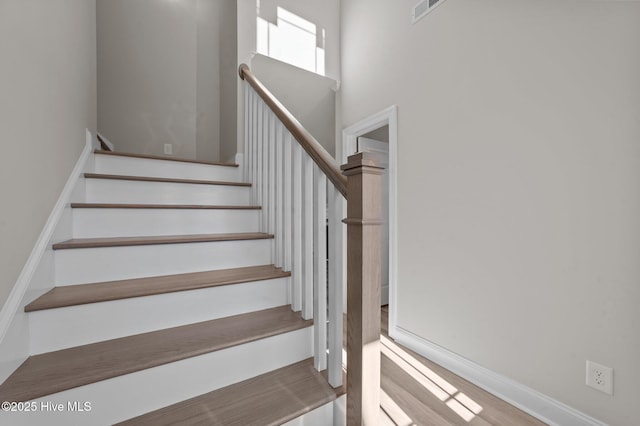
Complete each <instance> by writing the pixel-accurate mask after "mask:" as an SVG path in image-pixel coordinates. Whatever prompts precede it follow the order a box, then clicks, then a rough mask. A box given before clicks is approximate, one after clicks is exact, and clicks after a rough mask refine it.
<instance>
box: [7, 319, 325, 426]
mask: <svg viewBox="0 0 640 426" xmlns="http://www.w3.org/2000/svg"><path fill="white" fill-rule="evenodd" d="M312 337H313V328H312V327H308V328H305V329H302V330H297V331H293V332H290V333H285V334H281V335H278V336H273V337H269V338H266V339H261V340H257V341H255V342H250V343H246V344H243V345H239V346H235V347H231V348H227V349H224V350H221V351H216V352H213V353H210V354H206V355H202V356H198V357H194V358H189V359H186V360H182V361H178V362H174V363H170V364H167V365H163V366H159V367H155V368H150V369H147V370H142V371H138V372H136V373H132V374H127V375H124V376H120V377H115V378H113V379H109V380H104V381H101V382H97V383H93V384H91V385H87V386H81V387H79V388H75V389H71V390H68V391H64V392H59V393H57V394H53V395H49V396H45V397H43V398H39V399H36V400H35V402H36V404H37V405H38V408H39V407H40V404H41V403H44V404H46V403H47V402H50V403H55V404H63V406H64V408H65V412H62V413H52V412H42V411H41V410H40V409H38V412H35V413H2V416H3V420H4V419H6V422H7V424H11V425H15V426H22V425H25V426H26V425H28V426H37V425H46V426H68V425H72V424H73V425H75V424H78V425H79V424H82V425H105V424H113V423H116V422H120V421H123V420H126V419H129V418H131V417H135V416H139V415H141V414H144V413H147V412H149V411H153V410H157V409H159V408H162V407H165V406H167V405H171V404H174V403H176V402H179V401H183V400H185V399H188V398H193V397H195V396H198V395H201V394H203V393H207V392H210V391H212V390H215V389H219V388H222V387H224V386H228V385H231V384H233V383H237V382H240V381H242V380H246V379H249V378H251V377H254V376H257V375H260V374H264V373H266V372H268V371H271V370H275V369H277V368H282V367H285V366H287V365H289V364H293V363H295V362H298V361H302V360H303V359H306V358H308V357H310V356H312V354H313V343H312ZM68 401H72V402H73V401H79V402H81V405H82V403H83V402H85V401H88V402H90V403H91V411H90V412H84V413H69V412H67V411H66V408H67V403H68Z"/></svg>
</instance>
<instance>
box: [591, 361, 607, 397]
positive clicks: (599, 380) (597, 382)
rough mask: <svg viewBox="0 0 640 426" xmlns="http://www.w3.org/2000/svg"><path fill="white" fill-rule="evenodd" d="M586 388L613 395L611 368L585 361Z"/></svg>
mask: <svg viewBox="0 0 640 426" xmlns="http://www.w3.org/2000/svg"><path fill="white" fill-rule="evenodd" d="M587 386H590V387H592V388H594V389H596V390H599V391H600V392H604V393H606V394H608V395H613V368H610V367H605V366H604V365H600V364H598V363H597V362H593V361H587Z"/></svg>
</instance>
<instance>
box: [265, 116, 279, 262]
mask: <svg viewBox="0 0 640 426" xmlns="http://www.w3.org/2000/svg"><path fill="white" fill-rule="evenodd" d="M276 144H277V140H276V115H275V114H274V113H273V112H271V110H269V163H268V170H269V186H268V192H267V194H268V195H267V196H268V197H269V216H268V217H269V220H268V222H267V229H268V230H269V231H268V232H269V233H270V234H271V235H274V237H275V233H276V202H277V200H276ZM271 263H273V264H274V265H275V264H276V244H275V238H274V239H272V240H271ZM276 266H277V265H276Z"/></svg>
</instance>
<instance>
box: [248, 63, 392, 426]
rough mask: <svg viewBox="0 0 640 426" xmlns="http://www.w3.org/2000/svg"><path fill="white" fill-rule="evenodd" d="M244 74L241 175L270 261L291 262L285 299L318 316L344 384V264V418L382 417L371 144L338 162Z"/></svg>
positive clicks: (376, 202) (377, 202)
mask: <svg viewBox="0 0 640 426" xmlns="http://www.w3.org/2000/svg"><path fill="white" fill-rule="evenodd" d="M239 74H240V78H242V79H243V80H244V81H245V84H244V135H245V136H244V165H245V167H244V173H245V176H244V178H245V179H246V181H248V182H251V183H252V192H251V199H252V202H253V203H256V204H258V205H261V206H262V213H261V219H260V228H261V231H262V232H268V233H271V234H273V235H274V239H273V242H272V244H273V247H272V248H273V250H272V253H273V255H272V256H273V258H272V261H273V263H274V264H275V265H276V266H277V267H281V268H283V269H284V270H285V271H291V274H292V278H291V286H290V290H289V295H288V299H289V301H290V303H291V305H292V308H293V310H294V311H302V316H303V318H305V319H313V320H314V365H315V368H316V369H317V370H318V371H323V370H325V369H326V370H328V380H329V383H330V384H331V386H333V387H338V386H341V385H342V384H343V359H342V348H343V306H344V305H343V302H344V294H343V289H344V286H343V282H344V271H345V266H346V271H347V361H348V368H347V424H348V425H363V424H366V425H375V424H377V423H378V415H379V410H380V408H379V407H380V399H379V398H380V397H379V389H380V350H379V342H380V286H381V284H380V283H381V265H380V246H381V232H380V228H381V226H380V225H381V224H382V221H381V219H380V218H381V212H382V208H381V197H380V192H381V191H380V189H381V188H382V174H383V171H384V170H383V168H382V167H380V165H379V164H380V162H379V161H378V158H377V157H376V156H375V155H374V154H370V153H358V154H356V155H353V156H351V157H349V159H348V163H347V164H345V165H343V166H342V172H341V171H340V169H339V168H338V166H337V163H336V161H335V160H334V158H333V157H332V156H331V155H330V154H329V153H328V152H327V151H326V150H325V149H324V148H323V147H322V145H320V143H319V142H318V141H317V140H316V139H315V138H314V137H313V136H312V135H311V134H310V133H309V132H308V131H307V130H306V129H305V128H304V127H303V126H302V125H301V124H300V122H299V121H298V120H297V119H296V118H295V117H294V116H293V115H292V114H291V113H290V112H289V111H288V110H287V109H286V108H285V107H284V106H283V105H282V104H281V103H280V102H279V101H278V100H277V99H276V98H275V97H274V96H273V95H272V94H271V92H269V90H268V89H267V88H266V87H265V86H264V85H263V84H262V83H261V82H260V81H259V80H258V79H257V78H256V76H255V75H254V74H253V73H252V72H251V70H250V69H249V67H248V66H247V65H246V64H242V65H240V68H239ZM345 199H346V201H347V219H344V220H343V217H344V202H345ZM343 222H344V223H345V224H346V225H347V245H346V251H345V246H344V225H343ZM344 253H347V256H346V257H345V256H344ZM345 258H346V259H347V265H344V264H343V263H344V262H343V259H345Z"/></svg>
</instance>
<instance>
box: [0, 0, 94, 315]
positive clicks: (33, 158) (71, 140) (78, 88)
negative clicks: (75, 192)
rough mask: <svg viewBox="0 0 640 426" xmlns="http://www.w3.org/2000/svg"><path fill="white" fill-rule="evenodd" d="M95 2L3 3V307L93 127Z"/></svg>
mask: <svg viewBox="0 0 640 426" xmlns="http://www.w3.org/2000/svg"><path fill="white" fill-rule="evenodd" d="M95 22H96V21H95V1H93V0H48V1H45V2H33V1H24V0H0V58H2V66H0V93H2V96H0V140H2V147H3V152H2V155H0V197H1V198H2V209H1V212H0V306H2V305H4V303H5V301H6V299H7V296H8V294H9V292H10V291H11V289H12V288H13V286H14V284H15V282H16V280H17V278H18V274H19V273H20V271H21V269H22V268H23V266H24V264H25V262H26V260H27V258H28V256H29V254H30V252H31V250H32V249H33V246H34V244H35V242H36V239H37V237H38V235H39V234H40V232H41V231H42V228H43V226H44V224H45V222H46V220H47V218H48V216H49V214H50V213H51V210H52V209H53V206H54V204H55V202H56V200H57V199H58V196H59V195H60V193H61V191H62V188H63V187H64V184H65V182H66V181H67V179H68V177H69V175H70V173H71V171H72V169H73V166H74V165H75V163H76V161H77V160H78V157H79V155H80V153H81V152H82V149H83V148H84V145H85V129H87V128H88V129H89V130H91V131H93V132H95V129H96V27H95Z"/></svg>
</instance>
